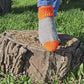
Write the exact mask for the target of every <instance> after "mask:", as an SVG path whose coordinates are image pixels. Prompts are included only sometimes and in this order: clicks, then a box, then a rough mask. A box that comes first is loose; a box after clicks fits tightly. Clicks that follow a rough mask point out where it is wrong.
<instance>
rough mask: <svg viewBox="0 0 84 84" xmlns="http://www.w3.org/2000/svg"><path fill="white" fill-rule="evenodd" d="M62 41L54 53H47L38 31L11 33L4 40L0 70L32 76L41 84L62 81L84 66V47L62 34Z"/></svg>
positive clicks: (2, 41) (60, 35)
mask: <svg viewBox="0 0 84 84" xmlns="http://www.w3.org/2000/svg"><path fill="white" fill-rule="evenodd" d="M58 35H59V38H60V40H61V42H60V44H59V46H58V49H57V50H56V51H54V52H49V51H46V50H45V49H44V48H43V47H42V45H41V44H40V42H39V38H38V32H37V31H27V30H23V31H21V30H9V31H5V32H4V33H3V34H2V35H1V36H0V70H1V71H3V72H4V73H14V74H16V75H19V74H23V75H28V76H30V77H31V78H32V79H35V80H37V81H40V82H41V81H46V82H47V81H49V80H52V78H53V76H54V75H56V74H58V76H59V77H60V78H62V77H64V76H65V75H66V74H67V72H68V71H69V70H70V69H72V68H73V67H74V66H75V65H77V64H80V63H81V62H84V60H83V59H84V45H83V43H81V42H80V41H79V40H78V39H76V38H74V37H72V36H70V35H67V34H62V33H58Z"/></svg>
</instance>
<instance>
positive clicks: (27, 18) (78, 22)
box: [0, 0, 84, 42]
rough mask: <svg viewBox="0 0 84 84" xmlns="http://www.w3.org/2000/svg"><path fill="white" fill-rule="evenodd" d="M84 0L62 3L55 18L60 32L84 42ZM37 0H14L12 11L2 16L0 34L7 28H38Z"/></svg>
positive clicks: (0, 17) (0, 18)
mask: <svg viewBox="0 0 84 84" xmlns="http://www.w3.org/2000/svg"><path fill="white" fill-rule="evenodd" d="M83 3H84V1H83V0H81V1H80V2H78V1H77V2H72V3H69V4H66V3H65V4H61V5H60V8H59V11H58V14H57V17H56V18H55V23H56V28H57V31H58V32H62V33H66V34H69V35H72V36H74V37H77V38H78V39H80V40H81V41H82V42H84V4H83ZM37 11H38V9H37V0H33V1H31V0H23V1H21V0H12V10H11V13H7V14H4V15H3V14H2V15H1V16H0V34H1V33H2V32H4V31H5V30H38V18H37Z"/></svg>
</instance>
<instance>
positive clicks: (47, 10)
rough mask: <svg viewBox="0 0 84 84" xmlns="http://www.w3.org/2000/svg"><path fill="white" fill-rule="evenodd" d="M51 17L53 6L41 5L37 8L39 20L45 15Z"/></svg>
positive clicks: (52, 15)
mask: <svg viewBox="0 0 84 84" xmlns="http://www.w3.org/2000/svg"><path fill="white" fill-rule="evenodd" d="M50 16H51V17H53V18H54V14H53V7H52V6H41V7H39V8H38V18H39V20H41V19H43V18H45V17H50Z"/></svg>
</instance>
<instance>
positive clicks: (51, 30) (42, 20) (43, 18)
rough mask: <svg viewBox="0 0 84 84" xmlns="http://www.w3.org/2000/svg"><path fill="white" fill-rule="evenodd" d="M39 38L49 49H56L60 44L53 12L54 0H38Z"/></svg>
mask: <svg viewBox="0 0 84 84" xmlns="http://www.w3.org/2000/svg"><path fill="white" fill-rule="evenodd" d="M38 18H39V40H40V42H41V44H42V45H43V46H44V48H46V49H47V50H48V51H55V50H56V49H57V47H58V44H59V38H58V35H57V32H56V27H55V23H54V19H53V18H54V14H53V1H52V0H38Z"/></svg>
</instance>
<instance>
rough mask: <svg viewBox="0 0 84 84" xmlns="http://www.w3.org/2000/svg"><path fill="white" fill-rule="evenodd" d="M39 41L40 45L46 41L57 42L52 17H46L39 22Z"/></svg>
mask: <svg viewBox="0 0 84 84" xmlns="http://www.w3.org/2000/svg"><path fill="white" fill-rule="evenodd" d="M39 40H40V42H41V44H42V45H43V44H44V42H47V41H54V40H59V38H58V35H57V31H56V27H55V22H54V19H53V18H52V17H46V18H43V19H42V20H39Z"/></svg>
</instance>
